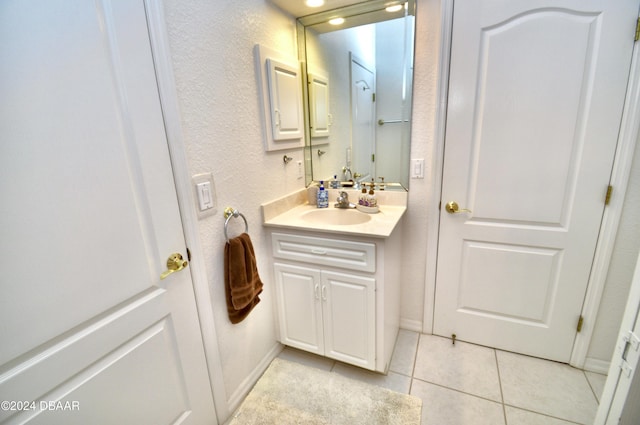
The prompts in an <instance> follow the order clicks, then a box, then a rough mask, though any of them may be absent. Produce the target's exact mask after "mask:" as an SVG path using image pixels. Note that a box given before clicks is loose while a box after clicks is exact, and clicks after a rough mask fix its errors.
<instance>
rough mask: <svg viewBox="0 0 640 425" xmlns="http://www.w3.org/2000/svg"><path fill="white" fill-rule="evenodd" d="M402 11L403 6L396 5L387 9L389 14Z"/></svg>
mask: <svg viewBox="0 0 640 425" xmlns="http://www.w3.org/2000/svg"><path fill="white" fill-rule="evenodd" d="M400 9H402V5H401V4H395V5H393V6H389V7H387V8H386V9H385V10H386V11H387V12H397V11H399V10H400Z"/></svg>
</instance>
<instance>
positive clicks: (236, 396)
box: [227, 342, 284, 416]
mask: <svg viewBox="0 0 640 425" xmlns="http://www.w3.org/2000/svg"><path fill="white" fill-rule="evenodd" d="M283 348H284V346H283V345H282V344H280V343H279V342H277V343H276V345H274V346H273V348H271V350H269V352H268V353H267V354H266V355H265V356H264V358H263V359H262V361H261V362H260V363H258V365H257V366H256V367H255V368H254V369H253V371H252V372H251V373H250V374H249V376H247V377H246V378H245V380H244V381H242V383H241V384H240V386H239V387H238V388H237V389H236V390H235V391H234V392H233V394H231V397H229V401H228V402H227V404H228V405H229V412H231V415H230V416H233V412H235V411H236V409H237V408H238V407H240V403H242V401H243V400H244V398H245V397H246V396H247V394H249V391H251V388H253V386H254V385H255V384H256V382H258V379H260V377H261V376H262V374H263V373H264V371H265V370H267V368H268V367H269V365H270V364H271V361H272V360H273V359H275V358H276V357H277V356H278V354H280V352H281V351H282V349H283Z"/></svg>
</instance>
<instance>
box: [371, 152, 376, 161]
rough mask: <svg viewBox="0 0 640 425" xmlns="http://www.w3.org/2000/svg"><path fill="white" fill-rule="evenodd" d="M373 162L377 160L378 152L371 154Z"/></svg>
mask: <svg viewBox="0 0 640 425" xmlns="http://www.w3.org/2000/svg"><path fill="white" fill-rule="evenodd" d="M371 162H376V154H375V153H372V154H371Z"/></svg>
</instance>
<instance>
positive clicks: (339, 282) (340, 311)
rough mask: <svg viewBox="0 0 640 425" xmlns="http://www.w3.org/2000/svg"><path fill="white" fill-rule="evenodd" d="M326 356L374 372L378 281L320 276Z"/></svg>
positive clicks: (344, 275)
mask: <svg viewBox="0 0 640 425" xmlns="http://www.w3.org/2000/svg"><path fill="white" fill-rule="evenodd" d="M321 279H322V280H321V281H322V287H321V296H322V312H323V321H324V344H325V355H326V356H327V357H331V358H333V359H336V360H340V361H343V362H345V363H349V364H353V365H356V366H360V367H363V368H366V369H371V370H374V369H375V366H376V364H375V346H376V343H375V341H376V315H375V286H376V285H375V282H376V281H375V279H373V278H371V277H364V276H358V275H352V274H347V273H338V272H330V271H325V270H323V271H322V273H321Z"/></svg>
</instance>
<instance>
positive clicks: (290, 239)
mask: <svg viewBox="0 0 640 425" xmlns="http://www.w3.org/2000/svg"><path fill="white" fill-rule="evenodd" d="M271 243H272V247H273V256H274V257H275V258H282V259H285V260H294V261H304V262H307V263H312V264H316V265H326V266H332V267H340V268H343V269H349V270H358V271H362V272H371V273H373V272H375V271H376V245H375V244H373V243H364V242H351V241H343V240H339V239H328V238H316V237H313V236H300V235H291V234H287V233H273V235H272V238H271Z"/></svg>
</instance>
